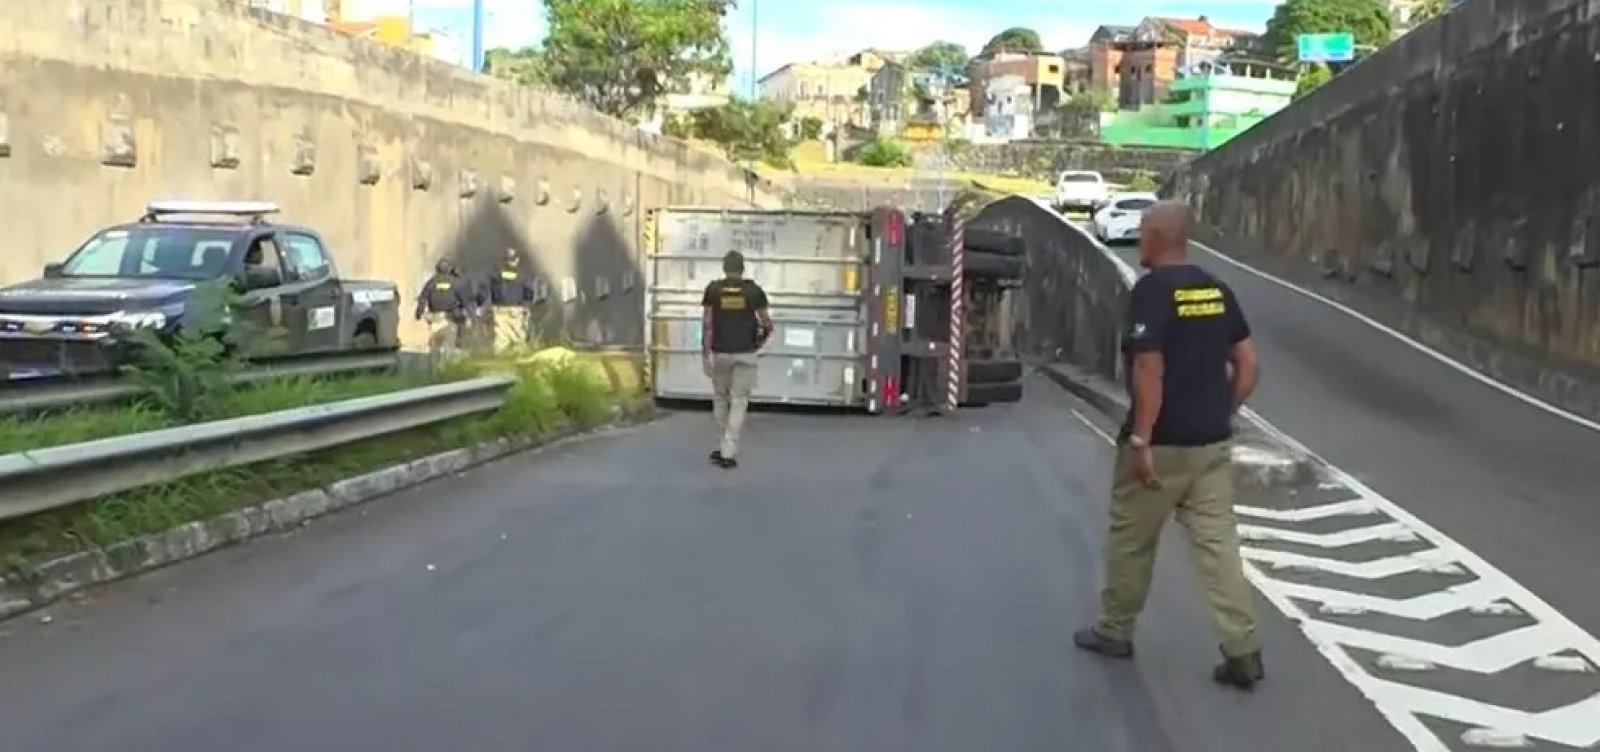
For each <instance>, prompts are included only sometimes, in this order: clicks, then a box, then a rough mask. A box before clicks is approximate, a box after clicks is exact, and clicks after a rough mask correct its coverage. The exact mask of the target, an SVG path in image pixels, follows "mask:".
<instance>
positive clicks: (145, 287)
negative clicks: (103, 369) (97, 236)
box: [0, 277, 194, 316]
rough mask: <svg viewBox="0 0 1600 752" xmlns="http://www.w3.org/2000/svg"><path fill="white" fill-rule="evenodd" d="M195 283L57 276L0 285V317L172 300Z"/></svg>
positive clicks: (89, 311)
mask: <svg viewBox="0 0 1600 752" xmlns="http://www.w3.org/2000/svg"><path fill="white" fill-rule="evenodd" d="M193 289H194V284H193V283H191V282H184V281H181V280H171V279H128V278H116V277H56V278H52V279H37V280H33V281H32V282H23V283H21V284H16V285H10V286H7V287H0V316H3V315H5V314H7V313H23V314H40V315H64V316H70V315H82V316H94V315H99V314H106V313H116V312H118V311H139V310H145V309H150V308H156V307H159V306H163V305H167V304H169V303H172V302H173V301H174V300H176V299H180V298H182V297H184V296H185V295H187V294H188V293H189V291H191V290H193Z"/></svg>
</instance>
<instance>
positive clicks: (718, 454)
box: [711, 449, 722, 465]
mask: <svg viewBox="0 0 1600 752" xmlns="http://www.w3.org/2000/svg"><path fill="white" fill-rule="evenodd" d="M711 464H713V465H721V464H722V450H721V449H713V450H711Z"/></svg>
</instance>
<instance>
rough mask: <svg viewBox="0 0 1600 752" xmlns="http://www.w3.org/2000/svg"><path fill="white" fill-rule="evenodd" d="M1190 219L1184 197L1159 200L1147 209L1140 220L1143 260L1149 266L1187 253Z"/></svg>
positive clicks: (1140, 243) (1179, 257)
mask: <svg viewBox="0 0 1600 752" xmlns="http://www.w3.org/2000/svg"><path fill="white" fill-rule="evenodd" d="M1191 222H1192V220H1191V219H1190V214H1189V205H1188V204H1186V203H1184V202H1182V201H1172V200H1167V201H1157V202H1156V203H1155V204H1152V205H1151V206H1150V208H1148V209H1145V210H1144V218H1143V219H1142V220H1141V221H1140V223H1139V246H1140V256H1141V259H1140V260H1141V261H1143V262H1144V263H1145V265H1146V266H1149V265H1150V264H1159V263H1163V262H1170V261H1176V260H1180V259H1182V258H1184V257H1185V256H1187V255H1188V252H1189V226H1190V224H1191Z"/></svg>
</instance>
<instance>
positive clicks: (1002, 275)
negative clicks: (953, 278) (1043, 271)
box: [966, 251, 1028, 279]
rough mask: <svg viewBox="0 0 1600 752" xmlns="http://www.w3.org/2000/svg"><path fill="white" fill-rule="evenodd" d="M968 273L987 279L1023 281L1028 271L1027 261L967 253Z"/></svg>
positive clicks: (989, 254) (1011, 257)
mask: <svg viewBox="0 0 1600 752" xmlns="http://www.w3.org/2000/svg"><path fill="white" fill-rule="evenodd" d="M966 257H967V266H966V272H967V274H969V275H972V276H974V277H981V278H987V279H1022V275H1023V273H1024V272H1025V271H1026V270H1027V267H1028V264H1027V259H1025V258H1023V257H1021V256H1005V255H1001V254H998V253H988V252H984V251H967V254H966Z"/></svg>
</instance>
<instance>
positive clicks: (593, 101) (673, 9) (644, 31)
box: [544, 0, 734, 117]
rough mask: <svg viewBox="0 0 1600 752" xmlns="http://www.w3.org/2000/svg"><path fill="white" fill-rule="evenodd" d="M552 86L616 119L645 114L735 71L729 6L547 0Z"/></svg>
mask: <svg viewBox="0 0 1600 752" xmlns="http://www.w3.org/2000/svg"><path fill="white" fill-rule="evenodd" d="M544 7H545V13H546V17H547V19H548V21H549V24H550V32H549V36H547V37H546V38H545V40H544V65H545V73H544V76H545V78H546V80H547V81H548V82H549V83H550V85H552V86H554V87H555V88H557V89H560V90H562V91H565V92H567V93H568V94H571V95H572V96H573V97H575V98H577V99H578V100H579V101H582V102H584V103H586V104H588V105H589V106H591V107H594V108H595V109H597V110H600V111H601V112H604V113H606V114H608V115H612V116H615V117H628V116H632V115H638V114H640V113H642V112H644V111H646V110H649V109H650V108H651V107H652V106H653V105H654V104H655V103H656V101H657V100H658V99H659V98H660V97H661V96H662V94H664V93H666V92H668V91H671V90H673V89H675V88H688V87H689V85H690V84H691V83H692V82H693V81H694V80H695V79H696V78H697V77H702V76H703V77H710V78H715V79H722V78H725V77H726V76H727V75H728V74H729V73H730V72H731V71H732V62H731V60H730V57H729V48H728V39H727V36H726V35H725V34H724V33H723V29H722V19H723V16H725V15H726V14H727V13H728V11H729V10H730V9H731V8H733V7H734V2H733V0H649V1H648V2H640V1H639V0H544Z"/></svg>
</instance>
